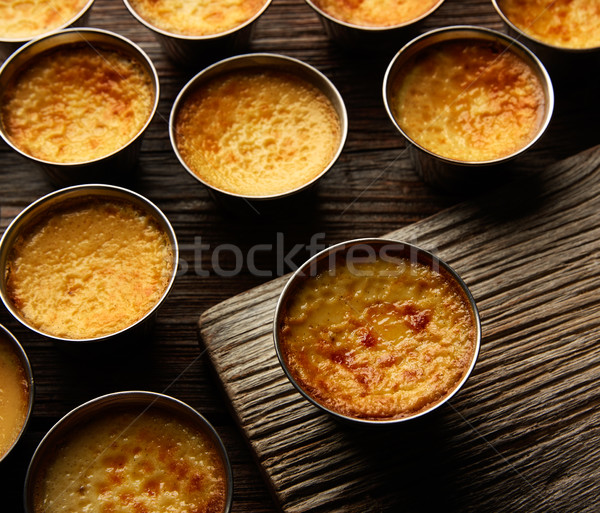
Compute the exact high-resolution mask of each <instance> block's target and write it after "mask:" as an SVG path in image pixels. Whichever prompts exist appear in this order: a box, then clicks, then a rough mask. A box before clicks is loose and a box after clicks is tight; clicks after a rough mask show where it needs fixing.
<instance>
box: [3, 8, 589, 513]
mask: <svg viewBox="0 0 600 513" xmlns="http://www.w3.org/2000/svg"><path fill="white" fill-rule="evenodd" d="M455 23H460V24H462V23H473V24H476V25H483V26H487V27H490V28H496V29H501V28H502V26H501V23H500V19H499V17H498V16H497V15H496V14H495V12H494V10H493V8H492V5H491V2H489V0H446V2H445V3H444V5H443V6H442V7H441V8H440V10H439V11H438V12H437V13H436V14H435V16H433V17H432V18H431V19H429V20H427V23H426V24H425V26H424V27H423V29H422V30H425V29H427V28H434V27H438V26H444V25H448V24H455ZM90 25H92V26H96V27H101V28H105V29H109V30H113V31H116V32H118V33H120V34H123V35H125V36H126V37H129V38H131V39H132V40H133V41H135V42H136V43H138V44H139V45H140V46H141V47H142V48H143V49H144V50H145V51H146V52H147V53H148V54H149V56H150V58H151V59H152V60H153V62H154V63H155V65H156V67H157V70H158V72H159V76H160V83H161V99H160V104H159V111H158V115H157V116H156V118H155V119H154V121H153V122H152V124H151V125H150V127H149V130H148V133H147V134H146V137H145V139H144V144H143V146H142V152H141V155H140V164H139V177H138V179H137V180H136V181H135V183H133V184H132V185H131V188H133V189H134V190H136V191H137V192H139V193H141V194H144V195H145V196H147V197H148V198H150V199H151V200H152V201H154V202H155V203H156V204H157V205H158V206H159V207H160V208H161V209H162V210H163V211H164V212H165V213H166V215H167V216H168V217H169V219H170V220H171V222H172V224H173V226H174V227H175V230H176V233H177V236H178V239H179V242H180V245H181V263H182V267H181V272H180V275H179V276H178V278H177V281H176V283H175V287H174V289H173V292H172V294H171V295H170V297H169V298H168V300H167V302H166V304H165V305H164V307H163V308H162V309H161V311H160V312H159V315H158V318H157V323H156V329H155V333H154V340H153V341H152V343H149V344H148V348H147V351H145V352H144V353H143V354H139V355H138V356H137V357H136V358H124V357H121V355H119V356H118V357H117V358H116V360H115V361H112V362H99V361H98V362H81V361H78V360H74V359H73V358H70V357H68V356H66V355H63V354H61V353H59V352H58V351H57V350H56V348H55V347H54V346H53V345H52V344H51V343H49V342H48V341H46V340H44V339H42V338H41V337H37V336H36V335H34V334H32V333H31V332H29V331H28V330H26V329H24V328H23V327H21V326H20V324H19V323H18V322H16V321H15V320H14V319H13V318H12V317H11V316H10V315H9V314H8V312H7V311H6V310H5V309H4V308H3V307H0V323H2V324H3V325H5V326H6V327H8V328H9V329H10V330H11V331H12V332H13V333H15V335H16V336H17V337H18V338H19V339H20V340H21V342H22V343H23V345H24V346H25V347H26V349H27V351H28V354H29V357H30V360H31V362H32V365H33V367H34V372H35V377H36V402H35V406H34V412H33V417H32V420H31V423H30V425H29V428H28V430H27V433H26V435H25V437H24V439H23V441H22V443H21V444H20V445H19V446H18V448H17V451H15V453H14V454H13V455H12V456H11V458H10V459H9V460H7V461H5V462H3V464H2V465H0V494H1V496H2V506H1V507H0V510H1V511H3V512H4V511H10V512H19V511H21V509H22V506H21V502H22V501H21V493H22V483H23V478H24V473H25V470H26V467H27V463H28V461H29V459H30V458H31V454H32V453H33V451H34V449H35V447H36V445H37V443H38V442H39V441H40V440H41V438H42V437H43V436H44V434H45V433H46V431H47V430H48V429H49V428H50V427H51V426H52V425H53V424H54V422H56V421H57V420H58V419H59V418H60V417H61V416H62V415H64V414H65V413H67V412H68V411H69V410H70V409H72V408H73V407H75V406H77V405H79V404H80V403H82V402H83V401H86V400H88V399H91V398H93V397H95V396H97V395H100V394H103V393H108V392H113V391H117V390H124V389H128V388H136V389H148V390H155V391H166V392H167V393H170V394H171V395H174V396H175V397H177V398H179V399H182V400H184V401H186V402H188V403H189V404H190V405H192V406H193V407H195V408H197V409H198V410H199V411H200V412H202V413H203V414H205V415H206V416H207V417H208V419H209V420H210V421H211V422H213V424H214V425H215V426H216V428H217V430H218V431H219V433H221V435H222V436H223V438H224V441H225V445H226V446H227V449H228V451H229V453H230V456H231V458H232V461H233V466H234V476H235V483H236V487H235V495H234V505H233V511H234V512H252V513H261V512H265V513H266V512H273V511H274V510H275V508H276V506H275V505H274V504H273V503H272V501H271V500H270V496H269V492H268V491H267V489H266V487H265V486H264V484H263V480H262V478H261V476H260V474H259V473H260V472H261V471H260V469H259V467H257V466H256V465H255V463H254V461H253V460H252V455H251V452H250V451H249V450H248V449H247V446H246V444H245V442H244V440H243V438H244V437H245V436H246V434H245V433H243V432H240V431H239V429H238V428H237V426H236V425H235V422H234V421H233V419H232V416H231V415H230V413H229V412H228V408H229V400H228V399H227V398H226V397H223V396H222V395H221V394H220V392H219V387H218V380H217V381H215V379H214V378H213V376H212V371H213V368H212V365H210V363H209V362H208V360H207V357H206V355H205V354H203V353H202V351H201V349H200V348H199V347H198V344H197V320H198V316H199V315H200V314H201V313H202V312H204V311H205V310H207V309H208V308H210V307H212V306H214V305H216V304H218V303H220V302H222V301H224V300H226V299H227V298H229V297H232V296H235V295H237V294H239V293H242V292H243V291H245V290H248V289H251V288H253V287H255V286H258V285H261V284H263V283H265V282H268V281H270V280H271V279H273V278H276V277H278V276H281V275H284V274H286V273H288V272H289V271H290V270H293V269H294V267H295V266H297V265H300V264H301V263H302V261H303V260H304V258H305V257H306V256H307V254H308V251H307V249H306V246H307V244H308V243H309V242H310V241H311V240H312V239H313V238H315V240H316V241H317V242H318V243H320V244H323V245H325V244H327V245H329V244H333V243H336V242H339V241H342V240H345V239H350V238H353V237H356V236H364V235H370V234H378V233H385V232H391V231H393V230H396V229H398V228H400V227H405V226H408V225H410V224H411V223H414V222H416V221H419V220H421V219H424V218H426V217H428V216H430V215H432V214H435V213H437V212H439V211H441V210H442V209H445V208H446V207H449V206H451V205H454V204H456V203H457V202H458V200H459V199H461V198H459V197H458V196H456V195H454V196H453V195H449V194H446V193H444V192H443V191H437V190H434V189H432V188H430V187H429V186H427V185H426V184H424V183H423V182H422V181H421V180H420V179H419V177H418V176H417V174H416V173H415V170H414V169H413V167H412V165H411V163H410V161H409V160H408V159H407V158H406V155H405V153H404V142H403V140H402V138H401V137H400V136H399V135H398V134H397V133H396V131H395V130H394V128H393V126H392V124H391V122H390V121H389V120H388V119H387V116H386V114H385V110H384V108H383V103H382V100H381V81H382V78H383V73H384V71H385V68H386V66H387V63H388V62H389V55H387V54H386V53H384V52H382V53H377V54H376V55H370V56H367V57H365V56H357V55H355V54H354V53H353V52H347V51H345V50H343V49H341V48H339V47H337V46H336V45H335V44H333V43H331V42H330V41H329V40H328V39H327V37H326V35H325V33H324V31H323V28H322V26H321V24H320V23H319V20H318V18H317V16H316V15H315V13H314V12H313V11H312V10H311V9H310V8H309V7H308V6H307V5H306V4H305V3H304V0H273V3H272V5H271V7H269V9H268V11H267V12H266V14H265V16H264V17H263V18H262V19H261V20H260V21H259V23H258V25H257V27H256V31H255V37H254V40H253V42H252V44H251V45H250V47H249V48H248V51H269V52H276V53H283V54H286V55H290V56H293V57H297V58H300V59H302V60H304V61H306V62H308V63H309V64H312V65H314V66H316V67H317V68H318V69H320V70H321V71H323V72H324V73H325V74H326V75H327V76H328V77H329V78H331V80H332V81H333V82H334V83H335V84H336V86H337V87H338V88H339V90H340V92H341V93H342V95H343V97H344V99H345V102H346V106H347V108H348V113H349V119H350V133H349V136H348V141H347V145H346V147H345V149H344V152H343V154H342V156H341V158H340V160H339V162H338V163H337V164H336V166H334V168H333V169H332V171H331V172H330V173H328V175H327V176H326V177H325V178H324V179H323V180H322V182H321V183H320V185H319V187H318V188H317V189H316V190H315V192H314V195H313V197H312V198H310V200H309V201H308V202H307V204H306V205H305V206H304V208H303V209H302V211H301V212H298V213H296V214H295V215H294V214H293V213H291V214H290V215H289V216H287V217H285V218H275V219H274V218H270V217H268V216H266V215H263V216H260V217H259V218H257V219H245V218H239V217H235V216H232V215H229V214H228V213H226V212H223V211H222V210H221V209H219V208H218V206H217V205H215V204H214V203H213V202H212V200H211V198H210V197H209V195H208V193H207V191H206V190H204V189H203V188H202V187H201V186H199V185H198V184H197V183H196V182H195V181H194V180H193V179H192V178H190V177H189V176H188V175H187V173H185V172H184V170H183V169H182V168H181V166H180V165H179V163H178V162H177V159H176V158H175V155H174V154H173V152H172V150H171V148H170V144H169V139H168V135H167V119H168V117H169V112H170V109H171V105H172V103H173V100H174V98H175V96H176V95H177V93H178V92H179V90H180V88H181V87H182V86H183V85H184V84H185V83H186V82H187V80H188V79H189V78H190V76H191V74H192V72H191V71H186V70H181V69H179V68H177V67H176V66H174V65H173V64H172V63H171V62H170V61H169V60H168V59H167V58H166V57H165V55H164V53H163V52H162V50H161V48H160V46H159V45H158V43H157V42H156V40H155V39H154V37H153V36H152V34H151V33H150V32H149V31H148V30H146V29H145V28H144V27H142V26H141V25H140V24H139V23H137V22H136V20H135V19H133V17H131V16H130V15H129V13H128V11H127V10H126V8H125V6H124V5H123V3H122V2H121V0H96V2H95V4H94V7H93V9H92V13H91V17H90ZM399 45H400V42H399ZM592 71H593V70H592ZM590 73H591V71H590ZM575 85H576V87H572V86H571V85H570V84H569V83H568V82H567V83H566V85H562V86H561V87H560V90H557V110H556V113H555V116H554V118H553V121H552V124H551V126H550V130H549V131H548V134H547V136H546V137H545V138H544V140H542V141H541V142H540V144H539V145H537V146H536V147H535V148H534V149H533V151H532V152H531V153H530V154H529V155H528V156H527V157H526V158H525V159H523V161H522V162H521V163H520V164H519V165H520V166H521V167H522V168H523V169H525V170H531V169H533V170H535V169H536V168H543V167H545V166H546V165H547V164H551V163H553V162H556V161H557V160H559V159H562V158H564V157H567V156H570V155H573V154H575V153H577V152H579V151H581V150H583V149H586V148H589V147H591V146H593V145H595V144H598V143H599V142H600V141H599V139H598V130H597V119H598V116H599V105H600V104H599V103H598V102H597V91H596V90H595V88H597V80H595V81H594V79H593V77H590V78H589V79H588V80H584V81H579V82H577V83H576V84H575ZM558 93H560V94H558ZM53 189H54V187H53V186H52V185H50V184H49V183H48V182H47V181H46V180H45V179H44V177H43V175H42V174H41V173H40V171H39V169H38V168H37V167H35V166H34V165H32V164H31V163H29V162H26V161H25V160H23V159H21V158H20V157H19V156H17V155H15V154H14V153H13V152H12V151H11V150H10V149H9V148H8V147H7V146H6V145H5V144H4V143H0V232H2V231H3V230H4V229H5V227H6V226H7V225H8V223H9V222H10V220H12V219H13V218H14V216H15V215H17V213H18V212H19V211H21V210H22V209H23V208H24V207H25V206H26V205H28V204H29V203H30V202H32V201H34V200H35V199H37V198H39V197H40V196H42V195H43V194H46V193H48V192H50V191H52V190H53ZM416 235H417V236H419V237H420V234H419V233H416ZM200 244H206V245H208V246H209V247H208V249H202V248H201V247H200ZM259 244H260V245H269V246H270V247H271V250H270V251H263V252H258V253H256V261H255V267H256V269H252V268H251V267H250V266H249V264H248V255H249V253H250V251H251V250H252V249H253V248H256V247H257V245H259ZM226 245H233V246H234V247H236V248H237V253H236V254H235V255H234V254H233V253H232V252H231V251H221V252H220V253H219V250H220V249H222V248H227V247H228V246H226ZM298 248H300V249H299V250H298ZM285 255H287V256H289V259H288V260H287V261H284V259H283V256H285ZM240 256H241V258H238V257H240ZM240 262H241V264H242V265H241V268H240V269H239V272H236V273H233V275H232V276H223V273H222V272H221V271H222V270H223V269H225V270H226V269H235V266H237V264H239V263H240ZM256 270H260V271H261V272H260V273H257V272H256ZM496 279H500V277H497V278H496ZM149 342H150V341H149ZM486 399H489V397H488V396H486ZM550 463H552V460H551V461H550ZM550 463H549V464H550ZM436 464H438V463H436ZM474 464H475V463H474ZM423 465H425V463H423V464H422V465H421V466H420V467H417V468H420V469H421V470H423V469H424V466H423ZM280 466H285V462H283V463H281V465H280ZM292 468H294V467H292ZM445 470H447V471H448V472H449V474H448V476H445V477H444V479H445V480H448V479H451V477H452V470H453V469H452V468H451V467H449V466H448V465H446V467H445V468H441V469H440V470H439V473H440V474H441V473H443V471H445ZM285 472H288V473H290V472H292V470H285ZM416 475H418V474H416ZM288 478H289V476H288ZM450 485H451V482H450V481H449V482H448V486H450ZM557 490H558V491H556V492H555V493H560V489H559V488H557ZM471 499H472V503H471V504H472V505H473V507H472V508H471V509H474V510H475V509H477V506H478V504H479V503H478V501H477V498H476V497H471ZM297 500H299V501H301V499H297ZM370 509H373V508H370ZM446 509H447V510H453V509H455V508H453V504H452V503H448V504H447V507H446ZM455 510H459V509H458V508H457V509H455ZM488 510H490V511H494V509H493V508H491V509H489V508H488ZM480 511H484V509H481V510H480Z"/></svg>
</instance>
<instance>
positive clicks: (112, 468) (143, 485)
mask: <svg viewBox="0 0 600 513" xmlns="http://www.w3.org/2000/svg"><path fill="white" fill-rule="evenodd" d="M226 484H227V477H226V473H225V467H224V462H223V460H222V457H221V453H220V452H219V451H218V449H217V448H216V447H215V445H214V443H213V441H212V440H211V439H210V438H209V437H208V435H206V433H204V432H203V431H200V430H199V429H198V428H197V427H195V426H193V425H191V424H188V423H187V422H185V421H183V420H179V419H178V418H176V417H172V416H170V415H168V414H166V413H163V412H161V411H158V410H156V409H150V410H146V411H144V412H140V413H139V414H138V413H137V412H135V411H133V412H132V411H127V412H126V411H114V412H110V413H108V414H103V415H102V416H101V417H100V416H98V417H97V418H95V419H93V420H91V421H90V422H89V423H87V424H86V425H84V426H82V427H81V428H77V429H73V430H72V432H70V433H69V434H68V435H67V436H66V437H65V440H64V441H63V442H62V443H60V444H59V445H57V448H56V451H55V452H53V453H52V457H51V458H49V459H48V460H47V462H46V463H45V465H44V471H43V472H42V473H41V474H40V475H39V476H38V479H37V480H36V482H35V485H34V488H33V490H34V501H33V502H34V510H33V512H32V513H45V512H52V513H72V512H75V511H77V512H80V511H81V512H83V511H90V512H92V511H95V512H109V511H110V512H113V513H139V512H142V511H143V512H145V513H183V512H189V513H192V512H193V513H223V512H224V510H225V504H226Z"/></svg>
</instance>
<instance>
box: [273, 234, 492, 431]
mask: <svg viewBox="0 0 600 513" xmlns="http://www.w3.org/2000/svg"><path fill="white" fill-rule="evenodd" d="M342 257H343V258H346V257H348V258H356V262H357V263H361V262H365V261H366V260H367V259H369V258H370V259H372V258H374V257H381V258H384V259H386V260H387V261H390V259H398V260H408V261H409V262H415V263H419V264H422V265H425V266H428V267H430V268H431V269H433V270H434V271H436V272H438V273H440V274H442V275H443V276H444V277H445V278H446V279H447V280H448V281H450V282H451V283H453V284H455V285H456V289H457V290H459V291H460V292H461V295H462V296H463V298H464V301H465V304H467V305H468V307H469V310H470V312H471V315H472V318H473V323H474V330H475V335H474V339H475V349H474V351H473V355H472V358H471V361H470V362H469V363H468V368H467V370H466V372H465V374H464V375H463V377H462V378H461V379H460V381H459V382H458V383H457V385H456V386H455V388H454V389H453V390H452V391H451V392H450V393H449V394H448V395H446V396H445V397H444V398H443V399H441V400H440V401H439V402H436V403H434V404H432V405H431V406H429V407H428V408H426V409H424V410H422V411H420V412H418V413H415V414H414V415H408V416H406V417H400V418H392V419H383V420H373V419H367V418H358V417H351V416H348V415H344V414H342V413H339V412H336V411H334V410H331V409H330V408H328V407H327V406H325V405H323V404H322V403H320V402H319V401H318V400H317V399H315V398H314V397H313V396H312V395H311V393H310V392H309V391H307V390H305V389H304V388H303V387H302V385H300V384H299V383H298V382H297V381H296V380H295V379H294V377H293V376H292V374H291V372H290V371H289V369H288V367H287V363H286V359H285V357H284V355H283V352H282V350H281V336H282V335H281V329H282V325H283V322H284V318H285V314H286V311H287V308H288V304H289V301H290V300H291V299H292V298H293V297H294V294H295V293H296V291H297V289H298V287H299V286H300V285H301V284H302V283H303V282H304V281H305V280H306V279H307V278H309V277H314V276H316V275H317V274H319V273H322V272H332V273H335V265H337V264H338V262H339V259H340V258H342ZM334 275H335V274H334ZM273 338H274V341H275V351H276V353H277V357H278V359H279V362H280V364H281V367H282V369H283V371H284V372H285V374H286V376H287V377H288V379H289V380H290V382H291V383H292V385H293V386H294V387H295V388H296V389H297V390H298V392H300V394H302V395H303V396H304V397H305V398H306V399H307V400H308V401H309V402H311V403H312V404H313V405H315V406H317V407H318V408H320V409H321V410H323V411H325V412H327V413H329V414H331V415H333V416H334V417H336V418H338V419H341V420H344V421H348V422H350V423H354V424H359V425H372V426H380V425H390V424H397V423H401V422H405V421H409V420H412V419H416V418H420V417H422V416H424V415H427V414H429V413H430V412H432V411H434V410H436V409H438V408H439V407H440V406H442V405H443V404H444V403H446V402H447V401H449V400H450V399H451V398H452V397H454V396H455V395H456V394H457V393H458V391H459V390H460V389H461V388H462V387H463V385H464V384H465V383H466V381H467V379H468V378H469V376H470V375H471V373H472V371H473V368H474V367H475V363H476V361H477V357H478V355H479V349H480V346H481V322H480V319H479V312H478V310H477V305H476V304H475V300H474V299H473V296H472V294H471V292H470V291H469V289H468V287H467V285H466V284H465V282H464V281H463V280H462V278H461V277H460V276H459V275H458V274H457V273H456V271H454V270H453V269H452V268H451V267H450V266H449V265H448V264H446V263H445V262H444V261H443V260H441V259H439V258H438V257H436V256H435V255H433V254H432V253H429V252H428V251H425V250H423V249H421V248H419V247H417V246H414V245H413V244H409V243H406V242H400V241H395V240H391V239H382V238H374V239H355V240H350V241H346V242H341V243H339V244H336V245H334V246H331V247H330V248H327V249H325V250H323V251H321V252H320V253H318V254H316V255H315V256H313V257H312V258H310V259H308V260H307V261H306V262H305V263H304V264H302V265H301V266H300V267H299V268H298V269H297V270H296V271H295V272H294V273H293V274H292V276H291V278H290V279H289V280H288V282H287V284H286V285H285V287H284V289H283V291H282V292H281V294H280V296H279V300H278V302H277V306H276V308H275V316H274V322H273Z"/></svg>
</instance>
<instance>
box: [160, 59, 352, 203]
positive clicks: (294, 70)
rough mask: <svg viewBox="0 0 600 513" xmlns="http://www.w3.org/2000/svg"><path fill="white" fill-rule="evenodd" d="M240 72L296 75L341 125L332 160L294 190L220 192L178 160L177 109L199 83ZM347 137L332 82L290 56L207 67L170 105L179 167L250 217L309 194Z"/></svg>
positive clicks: (341, 102) (220, 200)
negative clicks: (316, 91)
mask: <svg viewBox="0 0 600 513" xmlns="http://www.w3.org/2000/svg"><path fill="white" fill-rule="evenodd" d="M242 69H252V70H276V71H283V72H286V73H290V74H293V75H296V76H298V77H300V78H302V79H304V80H306V81H307V82H308V83H310V84H312V85H313V86H315V87H316V88H318V89H319V90H320V91H321V92H322V93H323V94H324V95H325V96H326V97H327V98H328V100H329V101H330V102H331V104H332V106H333V108H334V110H335V112H336V114H337V116H338V119H339V122H340V142H339V145H338V149H337V151H336V153H335V155H334V156H333V157H332V159H331V161H330V162H329V164H328V165H327V166H326V167H325V168H324V169H323V171H321V173H319V174H318V175H317V176H316V177H315V178H313V179H312V180H310V181H309V182H307V183H305V184H304V185H302V186H300V187H297V188H296V189H293V190H289V191H286V192H283V193H278V194H272V195H266V196H243V195H241V194H236V193H233V192H229V191H225V190H222V189H219V188H217V187H215V186H213V185H210V184H209V183H207V182H205V181H204V180H202V179H201V178H200V177H198V176H197V175H196V174H195V173H194V172H193V171H192V170H191V169H190V168H189V167H188V165H187V164H186V163H185V161H184V159H183V158H182V157H181V155H180V153H179V150H178V149H177V142H176V127H175V121H176V118H177V113H178V109H179V107H180V106H181V105H182V104H183V102H184V101H185V100H186V98H187V97H188V95H189V94H190V93H192V92H193V91H194V90H195V88H196V87H198V86H199V85H200V84H202V83H205V82H207V81H209V80H211V79H213V78H214V77H216V76H218V75H221V74H224V73H228V72H230V71H236V70H242ZM347 134H348V115H347V112H346V106H345V104H344V100H343V99H342V97H341V95H340V93H339V92H338V90H337V89H336V87H335V86H334V85H333V83H332V82H331V81H330V80H329V79H328V78H327V77H326V76H325V75H324V74H322V73H321V72H320V71H318V70H317V69H315V68H313V67H312V66H310V65H308V64H306V63H304V62H302V61H299V60H297V59H294V58H292V57H287V56H284V55H278V54H270V53H253V54H245V55H239V56H235V57H230V58H228V59H224V60H222V61H219V62H217V63H215V64H213V65H211V66H209V67H207V68H206V69H204V70H203V71H201V72H200V73H198V74H197V75H196V76H195V77H193V78H192V79H191V80H190V81H189V82H188V83H187V84H186V85H185V86H184V87H183V89H182V90H181V91H180V93H179V94H178V95H177V98H176V99H175V102H174V104H173V108H172V109H171V116H170V119H169V136H170V138H171V145H172V146H173V150H174V152H175V155H177V158H178V159H179V162H181V165H182V166H183V167H184V168H185V170H186V171H187V172H188V173H189V174H190V175H191V176H192V177H194V179H196V180H197V181H198V182H200V183H202V184H203V185H205V186H206V187H207V189H208V191H209V192H210V194H211V195H212V197H213V199H214V200H215V201H216V202H217V203H219V204H220V205H222V206H223V207H225V208H226V209H228V210H233V211H238V212H243V213H248V214H250V215H253V214H256V213H259V214H262V213H263V212H265V211H268V212H274V211H278V210H279V209H285V206H286V204H288V205H289V200H290V197H291V196H296V195H298V194H299V193H302V192H306V191H309V190H310V189H311V188H312V187H313V186H314V185H315V184H316V183H317V181H318V180H319V179H320V178H321V177H322V176H323V175H325V173H327V172H328V171H329V170H330V169H331V168H332V167H333V165H334V164H335V162H336V161H337V159H338V158H339V156H340V154H341V153H342V149H343V147H344V144H345V142H346V136H347Z"/></svg>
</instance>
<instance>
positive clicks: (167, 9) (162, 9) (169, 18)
mask: <svg viewBox="0 0 600 513" xmlns="http://www.w3.org/2000/svg"><path fill="white" fill-rule="evenodd" d="M265 3H266V0H197V1H194V2H190V1H189V0H129V4H130V5H131V7H132V8H133V10H134V11H135V12H137V14H138V15H139V16H140V17H141V18H143V19H144V20H145V21H147V22H148V23H149V24H150V25H152V26H154V27H156V28H158V29H161V30H164V31H165V32H168V33H170V34H178V35H183V36H209V35H214V34H221V33H223V32H227V31H229V30H232V29H235V28H236V27H239V26H240V25H243V24H244V23H246V22H247V21H248V20H250V19H251V18H253V17H254V16H255V15H256V14H257V13H258V12H259V11H260V10H261V9H262V8H263V6H264V5H265Z"/></svg>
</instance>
